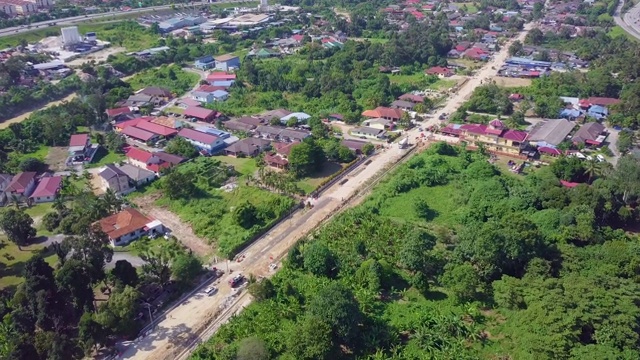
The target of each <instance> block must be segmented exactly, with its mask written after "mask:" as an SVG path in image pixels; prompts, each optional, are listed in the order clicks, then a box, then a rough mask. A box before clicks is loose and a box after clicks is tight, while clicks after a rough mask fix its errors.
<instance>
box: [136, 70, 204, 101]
mask: <svg viewBox="0 0 640 360" xmlns="http://www.w3.org/2000/svg"><path fill="white" fill-rule="evenodd" d="M199 79H200V76H199V75H198V74H194V73H190V72H187V71H184V70H182V69H181V68H180V67H179V66H177V65H168V66H165V65H163V66H161V67H159V68H156V69H149V70H145V71H142V72H140V73H138V74H136V75H135V76H134V77H132V78H131V79H129V80H127V82H128V83H129V84H131V87H132V88H133V89H134V90H139V89H142V88H144V87H147V86H158V87H163V88H166V89H169V90H171V92H172V93H173V94H176V95H177V96H179V95H182V94H184V93H185V92H187V91H189V90H191V89H192V88H193V86H194V85H195V84H197V83H198V80H199Z"/></svg>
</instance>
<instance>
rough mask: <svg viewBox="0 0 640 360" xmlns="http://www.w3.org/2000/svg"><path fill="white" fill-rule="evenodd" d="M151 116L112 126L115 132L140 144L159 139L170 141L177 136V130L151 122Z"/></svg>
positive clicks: (152, 118)
mask: <svg viewBox="0 0 640 360" xmlns="http://www.w3.org/2000/svg"><path fill="white" fill-rule="evenodd" d="M154 119H155V118H154V117H152V116H145V117H139V118H135V119H131V120H127V121H123V122H121V123H117V124H115V125H114V128H115V130H116V131H118V132H120V133H122V134H123V135H125V136H128V137H130V138H133V139H135V140H138V141H142V142H145V143H146V142H150V141H156V140H158V139H160V138H165V139H170V138H172V137H174V136H175V135H177V134H178V130H176V129H174V128H172V127H168V126H163V125H160V124H157V123H154V122H152V121H153V120H154Z"/></svg>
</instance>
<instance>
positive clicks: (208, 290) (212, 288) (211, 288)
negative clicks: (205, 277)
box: [204, 286, 218, 296]
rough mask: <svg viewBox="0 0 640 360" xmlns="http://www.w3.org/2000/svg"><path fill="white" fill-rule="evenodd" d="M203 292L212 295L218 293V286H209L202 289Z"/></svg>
mask: <svg viewBox="0 0 640 360" xmlns="http://www.w3.org/2000/svg"><path fill="white" fill-rule="evenodd" d="M204 293H205V294H207V295H209V296H212V295H215V294H217V293H218V288H217V287H215V286H209V287H208V288H206V289H204Z"/></svg>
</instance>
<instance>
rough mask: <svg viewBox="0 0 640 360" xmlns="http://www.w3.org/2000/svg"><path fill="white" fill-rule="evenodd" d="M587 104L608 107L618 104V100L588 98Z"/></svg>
mask: <svg viewBox="0 0 640 360" xmlns="http://www.w3.org/2000/svg"><path fill="white" fill-rule="evenodd" d="M587 102H589V103H590V104H591V105H600V106H610V105H616V104H619V103H620V100H619V99H614V98H608V97H590V98H588V99H587Z"/></svg>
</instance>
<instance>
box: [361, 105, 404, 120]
mask: <svg viewBox="0 0 640 360" xmlns="http://www.w3.org/2000/svg"><path fill="white" fill-rule="evenodd" d="M402 114H404V111H402V110H400V109H392V108H388V107H384V106H378V107H377V108H375V109H373V110H365V111H363V112H362V116H364V117H368V118H382V119H387V120H391V121H398V120H400V119H401V118H402Z"/></svg>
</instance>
